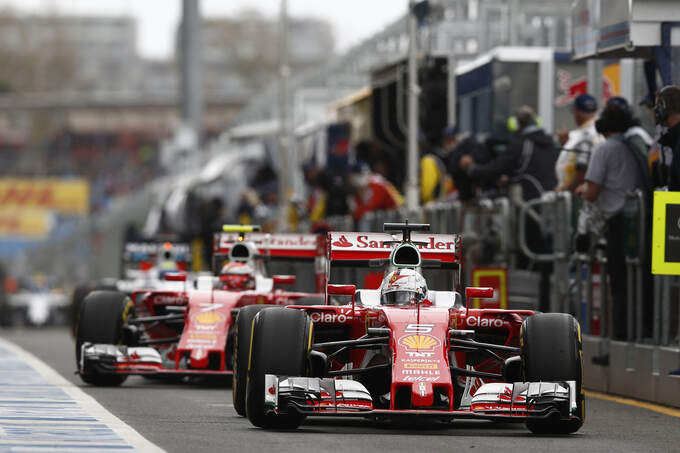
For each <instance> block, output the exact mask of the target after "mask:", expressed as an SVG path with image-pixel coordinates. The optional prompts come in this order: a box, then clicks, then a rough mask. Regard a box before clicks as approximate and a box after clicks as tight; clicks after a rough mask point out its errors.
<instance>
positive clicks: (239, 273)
mask: <svg viewBox="0 0 680 453" xmlns="http://www.w3.org/2000/svg"><path fill="white" fill-rule="evenodd" d="M254 274H255V272H254V270H253V268H252V267H251V266H250V265H249V264H247V263H229V264H226V265H225V266H224V267H223V268H222V271H221V272H220V281H221V282H222V285H223V289H226V290H227V291H244V290H247V289H254V288H255V275H254Z"/></svg>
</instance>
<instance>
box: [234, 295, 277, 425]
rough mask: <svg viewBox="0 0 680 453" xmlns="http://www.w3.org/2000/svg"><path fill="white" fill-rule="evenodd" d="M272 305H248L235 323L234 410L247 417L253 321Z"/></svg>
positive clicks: (240, 310)
mask: <svg viewBox="0 0 680 453" xmlns="http://www.w3.org/2000/svg"><path fill="white" fill-rule="evenodd" d="M270 307H272V305H248V306H245V307H243V308H241V309H239V311H238V313H237V315H236V320H235V321H234V324H235V327H234V377H233V386H232V394H233V397H234V409H236V413H237V414H238V415H240V416H242V417H245V416H246V383H247V382H248V359H249V358H250V336H251V329H252V326H253V319H254V318H255V315H257V314H258V313H259V312H260V311H262V310H264V309H265V308H270Z"/></svg>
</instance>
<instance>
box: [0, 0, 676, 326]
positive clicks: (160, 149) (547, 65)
mask: <svg viewBox="0 0 680 453" xmlns="http://www.w3.org/2000/svg"><path fill="white" fill-rule="evenodd" d="M619 3H620V4H619ZM643 3H644V2H637V3H636V4H637V5H642V4H643ZM658 3H659V4H662V6H663V5H666V4H667V3H668V2H664V1H663V0H658ZM601 4H602V5H603V6H602V8H600V6H601ZM612 5H614V6H616V7H614V6H612ZM617 5H618V6H617ZM630 7H631V6H630V5H629V2H612V1H610V0H579V1H577V2H574V3H573V4H572V2H565V1H562V0H429V1H413V0H412V1H407V0H401V1H397V0H370V1H365V0H364V1H360V0H343V1H342V2H329V1H323V2H321V1H316V0H258V1H252V0H251V1H248V0H232V1H229V2H225V1H222V0H200V1H199V0H144V1H133V0H100V1H98V2H92V1H88V0H42V1H41V0H0V282H2V285H0V304H6V303H9V302H7V301H8V300H9V297H8V296H7V295H8V294H12V295H18V294H20V293H22V292H25V293H26V294H30V295H35V294H38V295H40V298H38V299H35V298H33V300H41V301H43V302H41V304H42V305H40V304H38V305H37V306H38V308H36V309H35V310H37V312H36V313H39V314H40V313H43V312H44V311H45V309H44V306H51V305H55V306H61V305H60V304H64V306H66V305H67V302H66V299H69V298H70V297H71V294H72V293H73V292H74V291H73V289H74V288H75V287H76V286H77V285H78V284H83V282H94V281H97V282H102V281H103V280H102V279H113V280H112V281H115V279H124V278H126V272H127V271H128V270H131V269H130V267H134V266H136V265H137V264H136V263H134V262H130V260H129V259H128V258H129V256H128V255H129V254H126V244H131V243H135V241H136V242H137V243H139V242H143V241H161V242H163V241H167V240H171V241H176V242H181V243H182V244H188V250H190V252H188V253H189V254H190V256H183V259H182V260H181V261H182V262H183V263H187V265H188V267H189V269H187V270H189V271H192V272H201V271H209V270H210V265H211V253H212V244H211V243H212V235H213V233H214V232H215V231H217V230H218V229H219V228H220V226H221V224H222V223H251V222H252V223H258V224H262V225H263V226H264V229H265V230H269V231H273V230H278V231H293V232H307V231H310V230H311V231H314V230H315V229H316V230H319V231H320V230H327V229H329V228H334V229H353V228H357V229H373V228H376V226H375V225H377V224H378V223H379V222H378V221H375V222H373V223H371V222H372V221H371V220H370V215H371V214H372V213H373V211H384V210H388V211H389V210H391V211H392V212H393V214H394V215H396V217H398V218H400V219H401V218H403V216H404V215H406V211H404V209H407V210H408V213H411V214H412V213H414V212H415V210H417V209H419V208H420V207H421V205H422V206H425V205H427V204H428V203H430V204H431V207H432V206H434V205H433V204H432V203H435V204H436V203H443V202H457V203H460V202H463V203H468V202H469V201H470V199H473V200H477V201H480V206H482V205H484V203H486V202H484V203H482V201H484V200H486V199H491V200H495V199H496V198H497V197H505V196H506V195H507V187H505V188H503V187H499V184H497V183H498V181H492V182H491V183H490V184H487V185H484V184H479V187H476V186H475V187H472V188H470V191H471V192H470V193H467V194H466V193H465V192H463V191H462V190H463V189H464V188H465V187H464V185H463V184H462V182H463V179H464V178H461V179H459V180H458V181H454V182H455V187H454V185H451V184H450V182H451V181H450V179H451V178H450V176H452V175H451V169H450V168H443V167H446V165H447V164H448V162H449V161H448V160H449V158H450V156H451V148H452V146H451V143H455V141H456V140H457V142H458V143H459V144H460V143H461V142H464V140H463V138H465V137H467V136H472V137H474V139H475V146H477V145H479V149H481V150H482V154H484V155H490V156H497V155H500V154H502V152H503V151H504V149H505V147H506V145H507V142H508V137H509V136H510V133H509V131H508V127H507V124H508V123H507V120H508V117H509V116H511V115H512V113H513V112H514V111H515V110H516V109H517V108H518V107H519V106H520V105H528V106H530V107H532V108H533V109H534V110H535V111H536V113H537V115H538V117H539V118H540V123H541V126H542V127H543V128H544V129H545V132H546V133H547V134H548V135H549V136H551V137H552V138H553V139H554V141H555V143H557V139H558V135H559V134H558V131H560V130H564V131H566V130H568V129H572V128H574V126H575V125H574V123H573V118H572V104H573V100H574V99H575V98H576V96H578V95H579V94H582V93H585V92H586V91H588V92H590V93H591V94H592V95H593V96H594V97H595V98H596V99H597V100H598V102H599V103H600V105H603V104H602V103H603V102H604V101H606V100H607V99H609V98H611V97H613V96H623V97H625V98H626V99H627V100H628V102H629V103H630V105H631V108H632V111H633V113H634V114H635V115H636V117H638V118H639V119H640V124H641V125H642V126H643V127H644V128H646V129H647V130H648V131H650V132H652V133H653V132H654V131H653V129H654V125H653V121H652V118H651V115H650V114H649V111H648V110H647V108H646V107H645V106H641V105H640V102H641V101H644V100H645V99H649V95H650V92H653V91H654V90H652V87H651V85H650V79H649V77H646V76H645V68H644V65H645V64H646V63H645V62H646V61H647V60H649V55H651V52H652V50H650V49H652V47H651V46H650V45H649V44H645V46H642V45H638V47H636V48H634V49H630V48H629V47H630V46H629V45H628V43H626V42H624V41H621V40H620V39H618V38H616V39H614V40H613V41H612V40H609V41H600V42H598V41H597V39H592V40H591V39H590V37H592V34H593V33H597V30H598V27H599V26H600V25H603V26H605V27H606V26H609V25H608V24H611V23H615V22H616V21H618V20H624V21H625V20H629V19H630V18H632V17H633V16H632V12H631V11H630V10H629V8H630ZM657 9H658V8H657ZM600 11H601V12H602V14H601V17H600V15H599V14H600ZM659 11H661V10H659ZM646 17H647V16H646ZM649 17H651V16H649V15H648V17H647V19H642V21H643V22H644V21H648V22H646V23H644V24H643V25H645V26H647V27H648V28H647V29H649V26H648V25H649V24H650V23H651V24H655V25H656V26H658V25H659V20H657V21H656V22H654V20H653V19H649ZM622 18H623V19H622ZM630 20H631V21H632V20H633V19H630ZM650 20H651V22H650ZM631 23H633V22H631ZM657 34H658V33H657ZM654 37H655V39H656V40H657V41H659V39H658V36H656V34H655V35H654ZM641 42H642V41H639V42H638V44H640V43H641ZM668 47H669V49H671V50H670V52H672V55H673V56H677V53H678V48H677V46H676V47H673V48H670V38H669V46H668ZM669 61H671V62H672V61H678V59H677V58H670V59H669ZM669 65H670V66H669V68H671V69H670V70H671V72H672V75H673V77H674V80H677V78H678V74H679V73H680V71H678V67H677V64H675V63H673V64H671V63H669ZM651 77H652V79H655V77H656V76H655V75H654V71H652V76H651ZM667 78H668V77H666V79H667ZM666 79H664V82H665V81H666ZM659 85H661V83H660V84H659ZM412 107H413V108H412ZM447 131H448V132H447ZM451 138H456V140H454V141H453V142H451V141H450V140H449V139H451ZM447 141H448V142H447ZM447 143H448V144H447ZM421 158H422V159H425V160H420V159H421ZM428 159H429V160H428ZM419 164H420V165H421V167H420V169H419ZM425 166H429V167H428V168H430V169H432V171H433V172H434V174H437V175H438V176H437V178H439V179H437V180H436V181H435V180H433V181H434V182H433V183H432V184H430V183H429V182H428V181H429V180H428V179H427V178H421V179H419V178H420V176H419V175H424V174H425V173H423V172H425V169H424V168H425ZM549 171H551V172H552V171H553V169H552V168H551V169H549ZM454 179H455V177H454ZM423 181H425V183H423ZM501 185H502V184H501ZM360 186H361V187H360ZM380 190H382V191H383V192H385V193H388V194H389V197H387V196H386V197H385V199H386V200H387V198H389V202H385V203H383V204H382V205H380V204H370V203H372V200H368V202H367V201H366V196H364V195H365V194H366V193H377V192H376V191H380ZM371 191H373V192H371ZM362 194H364V195H362ZM402 194H403V195H404V196H403V197H402ZM362 197H363V198H362ZM494 203H495V201H494ZM487 204H488V203H487ZM492 205H493V203H492ZM484 206H486V205H484ZM494 206H495V205H494ZM397 208H402V210H401V211H400V210H397ZM428 212H429V211H417V213H416V214H412V217H411V218H418V217H419V218H422V219H424V220H427V219H428V215H429V214H428ZM447 212H448V211H447ZM494 215H495V214H494ZM444 217H446V222H444V223H441V225H440V228H439V230H441V231H456V232H458V231H461V232H465V233H466V237H467V238H477V239H479V243H480V244H481V245H480V247H481V248H480V250H482V251H481V252H479V253H478V254H477V256H476V258H474V259H473V260H472V261H467V262H468V263H472V264H477V265H501V266H509V267H510V268H512V267H513V263H514V261H513V259H514V258H512V256H514V255H515V254H517V252H518V249H517V246H516V245H515V241H514V240H512V239H510V235H511V233H509V232H508V231H511V230H512V229H514V228H516V225H514V224H512V222H514V220H512V219H511V220H512V222H511V221H508V224H512V227H508V228H505V227H499V226H498V225H496V227H494V226H493V225H492V223H493V222H494V221H493V220H489V222H491V223H489V224H486V225H484V226H482V227H477V226H471V225H472V224H465V223H463V222H460V221H458V220H455V221H454V220H453V219H454V217H455V216H452V215H449V214H446V215H445V216H443V217H442V218H444ZM470 218H471V217H469V216H468V219H470ZM481 218H482V217H480V219H481ZM494 218H495V219H496V221H495V222H496V223H499V222H501V223H502V222H504V220H503V221H498V219H501V217H499V216H496V217H494ZM380 219H382V217H380ZM456 219H457V217H456ZM484 221H486V220H484ZM480 222H482V220H480ZM550 225H552V223H548V226H550ZM465 228H469V229H470V231H464V229H465ZM506 229H507V230H508V231H505V230H506ZM512 231H513V232H512V234H514V230H512ZM566 236H568V234H566V233H565V237H566ZM568 239H569V238H567V242H568ZM469 240H472V239H469ZM182 247H183V248H182V250H185V249H184V245H183V246H182ZM133 248H134V247H133ZM471 250H475V249H474V247H473V248H471ZM184 254H185V253H184V252H183V255H184ZM565 269H566V267H565ZM132 270H134V269H132ZM565 272H566V271H565ZM535 274H536V273H535ZM536 275H537V274H536ZM536 275H534V274H531V275H530V276H529V277H530V278H529V281H530V285H529V286H531V287H532V289H531V291H530V292H531V297H529V296H527V297H529V299H530V301H531V303H532V304H533V305H534V306H535V305H536V300H537V298H538V296H537V294H538V291H537V290H535V289H534V288H533V287H534V286H536V284H535V282H536V281H537V277H536ZM513 281H519V280H517V279H513ZM510 292H511V293H512V288H511V290H510ZM562 292H563V293H564V294H561V295H560V294H558V295H556V296H555V297H554V298H553V299H555V300H562V299H564V298H567V297H571V296H570V294H571V293H568V291H567V289H564V291H562ZM27 297H33V296H27ZM560 297H561V298H562V299H560ZM13 300H14V301H15V302H16V301H17V300H18V299H17V298H16V297H14V298H13ZM3 301H4V302H3ZM45 301H47V302H45ZM16 303H17V304H18V303H19V302H16ZM555 303H556V304H557V303H558V302H555ZM560 303H561V302H560ZM40 307H43V308H40ZM40 310H42V311H40ZM5 311H6V310H5ZM5 311H3V310H0V313H2V312H5ZM47 311H49V310H47ZM36 316H38V315H36ZM41 316H42V318H45V316H48V315H44V313H43V314H40V316H38V318H36V319H42V318H41ZM49 316H51V315H49ZM49 316H48V317H49ZM1 317H2V316H0V318H1ZM45 319H47V318H45ZM0 321H2V320H0ZM2 322H9V321H2Z"/></svg>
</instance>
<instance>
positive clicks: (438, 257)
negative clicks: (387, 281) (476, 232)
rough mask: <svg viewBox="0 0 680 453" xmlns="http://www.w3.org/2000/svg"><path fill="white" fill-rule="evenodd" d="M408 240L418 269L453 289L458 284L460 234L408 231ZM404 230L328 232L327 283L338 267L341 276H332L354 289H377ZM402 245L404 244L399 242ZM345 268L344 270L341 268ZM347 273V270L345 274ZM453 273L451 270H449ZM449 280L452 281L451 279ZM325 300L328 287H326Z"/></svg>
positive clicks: (459, 275) (460, 276) (459, 283)
mask: <svg viewBox="0 0 680 453" xmlns="http://www.w3.org/2000/svg"><path fill="white" fill-rule="evenodd" d="M408 234H410V242H411V244H412V245H413V246H415V247H416V248H417V249H418V253H419V255H420V260H419V262H420V268H421V269H423V270H426V269H432V271H430V270H427V272H428V273H429V272H439V271H434V270H435V269H441V270H444V271H445V274H438V275H437V274H430V277H431V278H435V279H436V281H438V282H440V283H443V284H446V285H447V286H448V285H449V283H448V282H452V284H453V287H454V288H458V289H460V286H461V278H462V273H461V265H460V264H461V256H462V243H461V236H459V235H455V234H430V233H420V232H418V233H416V232H414V231H409V232H408ZM402 238H403V233H401V232H397V233H394V234H391V233H358V232H335V231H333V232H330V233H328V237H327V240H326V243H327V246H326V258H327V263H326V277H325V278H326V282H331V273H332V269H336V268H340V269H338V270H340V271H341V272H342V276H339V275H337V274H335V273H334V275H335V276H334V277H333V278H338V277H339V278H340V279H343V281H344V282H345V283H352V284H355V285H356V287H357V288H368V289H376V288H378V287H379V286H380V283H381V281H382V279H383V277H384V270H385V266H387V265H388V264H390V255H391V254H392V251H393V250H394V249H395V248H396V247H397V246H400V245H402V244H403V240H402ZM402 248H403V245H402ZM342 269H346V271H344V270H342ZM347 272H349V273H347ZM451 272H452V273H451ZM451 279H452V280H451ZM326 300H327V301H329V299H328V290H327V289H326ZM327 303H329V302H327Z"/></svg>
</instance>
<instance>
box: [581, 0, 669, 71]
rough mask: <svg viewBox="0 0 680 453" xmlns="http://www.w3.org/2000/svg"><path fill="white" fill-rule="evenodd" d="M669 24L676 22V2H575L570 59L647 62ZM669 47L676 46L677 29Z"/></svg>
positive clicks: (650, 0)
mask: <svg viewBox="0 0 680 453" xmlns="http://www.w3.org/2000/svg"><path fill="white" fill-rule="evenodd" d="M670 22H680V8H679V7H678V2H677V0H630V1H626V0H576V1H575V2H574V5H573V7H572V28H573V29H572V47H573V58H574V60H581V59H587V58H603V59H604V58H607V59H608V58H650V57H651V56H652V53H653V49H654V47H657V46H661V45H662V44H663V41H662V26H663V24H664V23H670ZM670 45H672V46H680V28H675V29H674V30H672V32H671V34H670Z"/></svg>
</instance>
